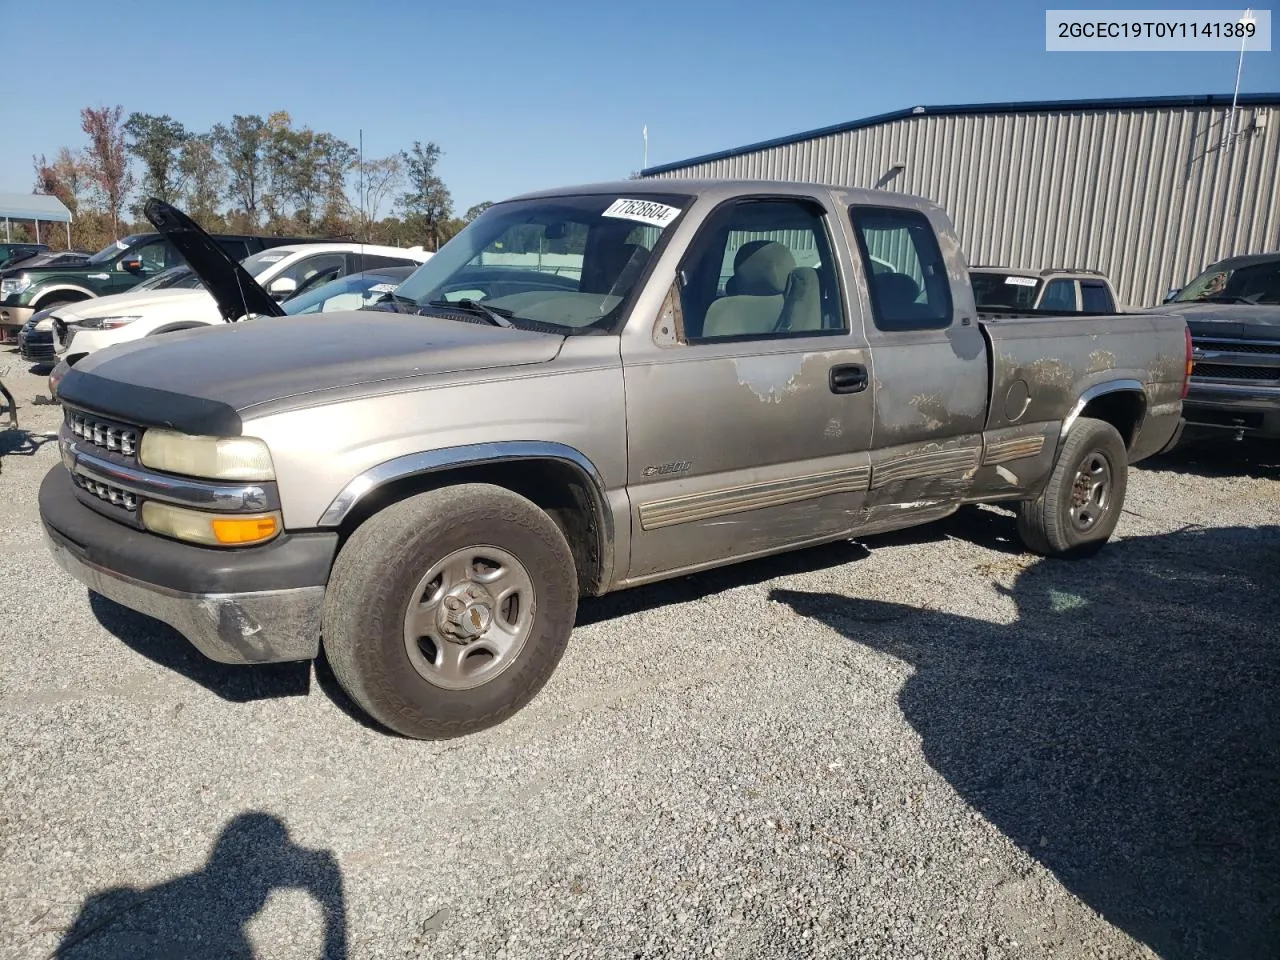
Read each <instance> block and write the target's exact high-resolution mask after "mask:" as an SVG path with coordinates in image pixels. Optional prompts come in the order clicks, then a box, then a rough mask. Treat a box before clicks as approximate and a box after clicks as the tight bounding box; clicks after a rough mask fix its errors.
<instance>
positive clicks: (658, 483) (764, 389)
mask: <svg viewBox="0 0 1280 960" xmlns="http://www.w3.org/2000/svg"><path fill="white" fill-rule="evenodd" d="M850 339H851V338H850V337H849V336H847V335H846V336H841V337H836V338H833V337H814V338H804V339H795V340H790V341H785V342H784V341H769V342H757V343H733V344H708V343H704V344H696V345H691V346H688V347H682V348H679V353H678V355H677V356H673V355H672V351H664V352H663V353H662V354H661V355H660V356H658V357H656V358H653V359H645V358H634V359H630V360H625V361H624V376H625V389H626V397H627V419H628V425H629V426H628V437H627V446H628V452H629V468H628V489H629V492H630V497H631V503H632V549H631V565H630V573H629V574H628V577H627V579H628V580H635V579H640V578H645V577H648V576H650V575H653V574H655V573H657V572H659V571H663V570H681V569H686V568H693V567H697V566H699V565H703V564H706V563H710V562H715V561H719V560H722V559H727V558H730V557H742V556H748V555H754V554H758V553H764V552H769V551H771V550H774V549H777V548H780V547H783V546H786V545H788V544H797V543H801V542H807V541H811V540H815V539H822V538H831V537H837V536H839V535H840V534H842V533H844V532H846V531H848V530H849V529H851V528H852V527H853V526H854V523H855V519H854V518H855V516H856V511H857V510H858V508H859V507H860V506H861V503H862V500H863V498H864V497H865V493H866V488H867V483H868V480H869V476H870V468H869V460H868V453H867V450H868V447H869V446H870V443H869V441H870V437H871V390H870V389H868V390H865V391H863V392H860V393H852V394H837V393H833V392H832V391H831V388H830V372H831V368H832V367H834V366H838V365H844V364H862V365H866V364H867V363H869V356H868V351H867V349H866V348H865V346H857V345H855V344H853V343H851V342H850Z"/></svg>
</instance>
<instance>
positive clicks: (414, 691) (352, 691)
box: [322, 483, 578, 740]
mask: <svg viewBox="0 0 1280 960" xmlns="http://www.w3.org/2000/svg"><path fill="white" fill-rule="evenodd" d="M577 586H578V576H577V570H576V569H575V567H574V561H573V554H572V552H571V551H570V549H569V544H568V543H567V542H566V540H565V538H564V535H563V534H562V533H561V531H560V528H559V527H557V526H556V524H555V522H554V521H553V520H552V519H551V518H550V517H549V516H547V514H546V513H544V512H543V511H542V510H540V509H539V508H538V507H537V506H536V505H535V504H533V503H532V502H530V501H529V500H527V499H525V498H524V497H521V496H519V495H517V494H515V493H512V492H511V491H510V490H506V489H504V488H502V487H498V486H493V485H490V484H479V483H468V484H460V485H458V486H452V487H446V488H443V489H440V490H431V491H428V492H426V493H421V494H418V495H416V496H413V497H409V498H407V499H405V500H402V501H399V502H398V503H394V504H392V505H391V506H389V507H387V508H385V509H384V510H382V511H380V512H379V513H376V514H374V515H373V516H372V517H370V518H369V519H368V520H366V521H365V522H364V523H363V524H361V526H360V527H359V528H357V529H356V531H355V533H353V534H352V536H351V538H350V539H349V540H348V541H347V543H346V545H345V546H344V547H343V548H342V550H341V551H340V552H339V554H338V557H337V559H336V560H335V562H334V565H333V572H332V574H331V576H330V578H329V586H328V589H327V590H326V593H325V608H324V619H323V626H322V630H323V642H324V649H325V653H326V655H327V657H328V659H329V663H330V665H331V666H332V668H333V672H334V676H335V677H336V678H337V680H338V682H339V683H340V684H341V686H342V688H343V689H344V690H345V691H346V692H347V694H348V695H349V696H350V697H351V698H352V699H353V700H355V702H356V703H357V704H358V705H359V706H360V707H361V708H362V709H364V710H365V712H367V713H368V714H369V715H370V716H371V717H373V718H374V719H375V720H377V721H378V722H379V723H382V724H383V725H384V726H387V727H389V728H390V729H392V730H394V731H396V732H397V733H400V734H403V735H404V736H408V737H413V738H416V739H424V740H436V739H446V738H450V737H457V736H462V735H464V734H468V733H473V732H476V731H478V730H483V729H485V728H487V727H490V726H494V725H495V724H497V723H500V722H501V721H503V720H505V719H507V718H508V717H510V716H511V715H512V714H514V713H516V712H517V711H518V710H520V709H521V708H522V707H524V706H525V705H526V704H527V703H528V702H529V701H530V700H532V699H533V698H534V696H536V695H537V693H538V692H539V691H540V690H541V689H542V687H543V685H544V684H545V683H546V682H547V680H548V679H549V678H550V676H551V674H552V672H553V671H554V670H555V668H556V666H557V664H558V663H559V662H560V659H561V657H562V656H563V654H564V651H565V648H566V646H567V645H568V642H569V634H570V633H571V632H572V630H573V624H574V620H575V618H576V616H577V609H578V589H577Z"/></svg>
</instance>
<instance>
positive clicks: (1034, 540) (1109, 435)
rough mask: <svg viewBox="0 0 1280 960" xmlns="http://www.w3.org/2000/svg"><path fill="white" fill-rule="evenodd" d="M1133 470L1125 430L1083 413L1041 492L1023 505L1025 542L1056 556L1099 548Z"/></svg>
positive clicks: (1021, 531) (1020, 521) (1020, 523)
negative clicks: (1122, 436)
mask: <svg viewBox="0 0 1280 960" xmlns="http://www.w3.org/2000/svg"><path fill="white" fill-rule="evenodd" d="M1128 471H1129V456H1128V451H1127V450H1126V449H1125V445H1124V440H1123V438H1121V436H1120V433H1119V431H1117V430H1116V428H1115V427H1113V426H1112V425H1111V424H1109V423H1107V422H1105V421H1103V420H1094V419H1092V418H1088V417H1081V418H1080V419H1079V420H1077V421H1076V423H1075V425H1074V426H1073V428H1072V430H1071V432H1070V433H1069V434H1068V435H1067V441H1066V443H1064V444H1063V446H1062V452H1061V454H1060V455H1059V456H1058V462H1057V463H1056V464H1054V468H1053V473H1052V474H1051V475H1050V477H1049V482H1048V484H1046V485H1045V488H1044V490H1043V491H1042V492H1041V494H1040V496H1038V497H1037V498H1036V499H1034V500H1024V501H1022V502H1020V503H1019V504H1018V506H1017V511H1018V534H1019V536H1020V537H1021V539H1022V542H1023V544H1025V545H1026V547H1027V549H1029V550H1031V551H1033V552H1034V553H1039V554H1043V555H1044V556H1050V557H1072V558H1074V557H1084V556H1091V555H1093V554H1095V553H1097V552H1098V551H1099V550H1101V549H1102V547H1103V546H1105V545H1106V542H1107V541H1108V540H1110V539H1111V534H1112V533H1114V532H1115V528H1116V524H1117V523H1119V521H1120V511H1121V510H1122V509H1123V507H1124V496H1125V491H1126V489H1127V487H1128V480H1129V472H1128Z"/></svg>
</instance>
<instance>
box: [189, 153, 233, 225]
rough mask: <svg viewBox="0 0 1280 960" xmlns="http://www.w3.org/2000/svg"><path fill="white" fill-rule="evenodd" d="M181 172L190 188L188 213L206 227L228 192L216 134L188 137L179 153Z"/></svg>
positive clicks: (212, 219) (215, 214)
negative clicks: (214, 140) (215, 145)
mask: <svg viewBox="0 0 1280 960" xmlns="http://www.w3.org/2000/svg"><path fill="white" fill-rule="evenodd" d="M178 170H179V172H180V173H181V175H182V181H183V183H184V185H185V187H186V189H185V192H184V194H183V202H184V203H185V204H186V212H187V213H188V214H189V215H190V216H191V218H192V219H194V220H195V221H196V222H197V223H199V224H201V225H202V226H204V225H207V224H209V223H213V222H214V218H215V217H217V216H218V208H219V206H220V205H221V200H222V192H223V190H224V189H226V185H227V173H226V170H225V169H223V166H222V164H220V163H219V162H218V157H217V153H216V152H215V148H214V144H213V137H212V135H210V134H207V133H206V134H199V135H196V136H191V137H188V138H187V140H186V141H185V142H184V143H183V144H182V150H181V151H180V152H179V154H178Z"/></svg>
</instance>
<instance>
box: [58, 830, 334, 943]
mask: <svg viewBox="0 0 1280 960" xmlns="http://www.w3.org/2000/svg"><path fill="white" fill-rule="evenodd" d="M287 889H301V890H303V891H305V892H306V893H308V894H310V895H311V896H312V897H313V898H314V900H315V902H316V904H317V905H318V906H319V907H320V911H321V914H322V917H323V924H324V933H323V935H322V952H321V954H320V956H322V957H324V958H325V960H345V958H346V956H347V915H346V903H345V896H344V893H343V879H342V871H341V869H340V867H339V866H338V862H337V860H336V859H335V857H334V856H333V854H332V853H331V852H330V851H328V850H311V849H307V848H305V847H300V846H298V845H297V844H295V843H294V842H293V841H292V840H291V839H290V837H289V831H288V828H286V827H285V825H284V824H283V823H282V822H281V821H280V820H279V819H278V818H277V817H275V816H272V815H271V814H267V813H261V812H251V813H243V814H240V815H239V816H237V817H235V818H234V819H233V820H231V821H230V822H229V823H228V824H227V825H226V827H224V828H223V830H222V832H221V834H219V836H218V838H217V840H216V841H215V842H214V844H213V849H212V851H211V852H210V854H209V860H208V862H207V863H206V864H205V865H204V866H203V867H202V868H201V869H199V870H196V871H194V872H192V873H189V874H185V875H183V876H180V877H175V878H174V879H172V880H169V881H167V882H165V883H161V884H157V885H156V886H153V887H146V888H142V889H139V888H136V887H114V888H112V889H109V890H103V891H99V892H98V893H95V894H94V895H92V896H91V897H89V898H88V899H86V900H85V902H84V903H83V904H82V905H81V907H80V912H79V914H78V915H77V916H76V918H75V920H74V922H73V923H72V925H71V928H70V929H69V930H68V931H67V932H66V934H65V935H64V936H63V938H62V942H61V943H60V944H59V945H58V948H57V950H55V951H54V953H53V954H52V956H51V958H50V960H54V958H56V960H133V958H138V957H165V958H170V957H172V958H174V960H177V958H179V957H181V958H183V960H194V958H196V957H209V958H213V957H218V958H222V960H252V958H254V957H255V956H257V954H256V953H255V952H254V950H253V946H252V945H251V943H250V941H249V937H248V927H249V924H250V921H252V920H253V918H254V917H255V916H256V915H257V914H258V913H259V912H260V911H261V910H262V909H263V908H264V907H265V906H266V904H267V900H268V898H269V897H270V896H271V894H272V893H274V892H275V891H276V890H287ZM291 946H292V945H291ZM291 952H292V951H291ZM266 955H267V956H272V955H274V954H273V953H271V952H269V953H267V954H266Z"/></svg>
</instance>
